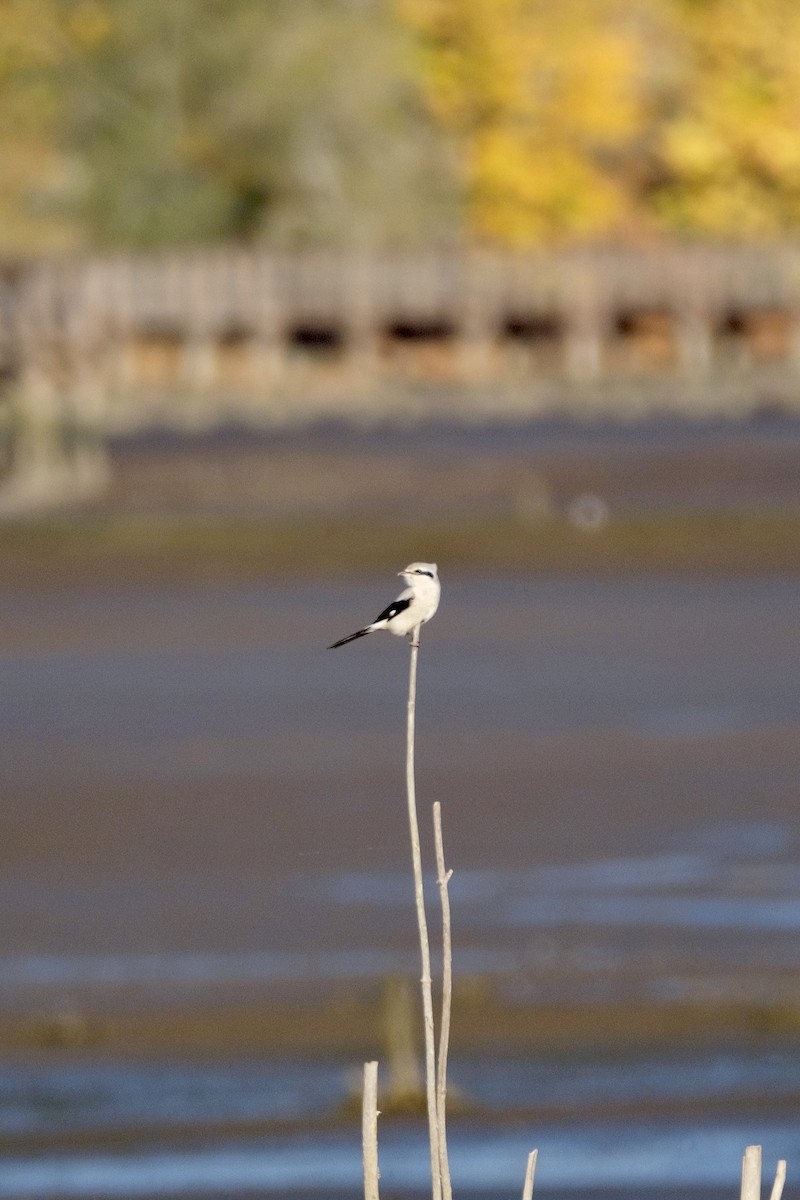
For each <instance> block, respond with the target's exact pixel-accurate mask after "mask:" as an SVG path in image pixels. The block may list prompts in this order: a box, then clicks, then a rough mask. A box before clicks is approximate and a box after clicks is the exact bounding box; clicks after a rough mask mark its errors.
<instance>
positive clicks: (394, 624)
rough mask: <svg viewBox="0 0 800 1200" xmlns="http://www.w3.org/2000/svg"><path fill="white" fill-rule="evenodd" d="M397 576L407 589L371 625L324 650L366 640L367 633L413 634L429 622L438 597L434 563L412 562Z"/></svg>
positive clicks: (437, 573)
mask: <svg viewBox="0 0 800 1200" xmlns="http://www.w3.org/2000/svg"><path fill="white" fill-rule="evenodd" d="M397 574H398V575H400V576H402V578H403V579H405V581H406V583H407V584H408V587H407V588H405V589H404V590H403V591H402V592H401V593H400V595H399V596H398V597H397V599H396V600H393V601H392V603H391V604H389V605H387V607H386V608H385V609H384V610H383V612H382V613H380V614H379V615H378V616H377V617H376V618H375V620H374V621H373V622H372V624H371V625H365V626H364V628H363V629H359V630H357V631H356V632H355V633H351V634H348V636H347V637H344V638H341V639H340V640H339V641H338V642H334V643H333V645H332V646H329V647H328V649H329V650H335V649H336V647H337V646H345V645H347V643H348V642H354V641H355V640H356V638H360V637H366V635H367V634H368V633H377V632H378V630H380V629H388V630H389V633H394V634H396V635H397V636H398V637H403V636H404V635H406V634H413V632H414V630H415V629H417V628H418V627H419V626H420V625H424V624H425V622H426V621H430V619H431V617H432V616H433V614H434V613H435V612H436V610H437V608H438V607H439V596H440V594H441V586H440V584H439V572H438V570H437V568H436V563H424V562H414V563H411V564H410V565H409V566H407V567H405V568H404V569H403V570H402V571H398V572H397Z"/></svg>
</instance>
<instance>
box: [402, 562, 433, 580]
mask: <svg viewBox="0 0 800 1200" xmlns="http://www.w3.org/2000/svg"><path fill="white" fill-rule="evenodd" d="M397 574H398V575H402V576H403V578H404V579H405V580H407V581H408V583H411V582H412V580H413V579H415V578H416V577H417V576H418V575H427V576H428V578H429V579H438V578H439V572H438V569H437V567H436V563H423V562H413V563H409V564H408V566H407V567H403V570H402V571H398V572H397Z"/></svg>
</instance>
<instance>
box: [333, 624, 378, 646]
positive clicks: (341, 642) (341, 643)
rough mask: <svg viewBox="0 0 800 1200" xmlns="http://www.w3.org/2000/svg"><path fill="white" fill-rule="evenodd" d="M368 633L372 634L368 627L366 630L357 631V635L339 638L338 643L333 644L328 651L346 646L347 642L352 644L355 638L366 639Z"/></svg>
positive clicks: (350, 634)
mask: <svg viewBox="0 0 800 1200" xmlns="http://www.w3.org/2000/svg"><path fill="white" fill-rule="evenodd" d="M368 633H372V629H371V628H370V626H367V628H366V629H359V631H358V633H349V634H348V635H347V637H346V638H341V639H340V640H339V641H338V642H334V643H333V645H332V646H328V649H329V650H335V649H336V647H337V646H346V645H347V643H348V642H354V641H355V640H356V638H360V637H366V635H367V634H368Z"/></svg>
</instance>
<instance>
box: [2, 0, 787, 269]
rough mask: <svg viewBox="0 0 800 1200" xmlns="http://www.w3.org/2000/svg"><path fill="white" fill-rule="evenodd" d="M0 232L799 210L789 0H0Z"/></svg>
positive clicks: (514, 236)
mask: <svg viewBox="0 0 800 1200" xmlns="http://www.w3.org/2000/svg"><path fill="white" fill-rule="evenodd" d="M0 164H1V165H0V172H2V182H1V184H0V249H2V250H3V251H4V252H6V253H9V252H14V251H19V252H30V251H35V250H49V249H59V248H62V247H67V248H69V247H76V246H77V247H80V246H111V247H114V246H132V247H140V246H141V247H148V246H157V245H171V244H176V243H180V242H184V243H186V242H195V243H196V242H207V241H214V240H220V239H226V238H239V239H266V240H270V241H273V242H277V243H282V244H297V243H303V244H309V243H312V244H313V243H316V244H320V243H321V244H341V243H345V244H349V243H354V244H357V245H359V246H363V245H365V244H366V245H373V244H376V243H379V244H382V245H387V244H389V245H408V244H410V243H415V242H416V243H421V242H429V241H431V240H441V239H448V238H449V239H452V238H453V237H454V236H455V237H458V238H460V239H467V240H481V241H484V242H491V243H496V244H507V245H516V246H536V245H541V244H547V243H553V242H564V241H574V240H576V239H581V240H586V239H592V240H598V239H605V240H608V239H615V240H637V239H643V238H653V237H658V236H661V235H664V234H675V233H677V234H680V235H683V236H703V237H709V236H710V237H718V238H727V239H730V238H742V237H745V238H764V237H779V236H786V235H791V234H794V233H796V232H797V231H798V229H800V5H798V4H797V0H559V3H558V4H554V3H552V0H337V2H336V3H330V2H329V0H270V3H264V2H263V0H168V2H165V0H0Z"/></svg>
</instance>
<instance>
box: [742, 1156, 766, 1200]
mask: <svg viewBox="0 0 800 1200" xmlns="http://www.w3.org/2000/svg"><path fill="white" fill-rule="evenodd" d="M741 1200H761V1147H760V1146H748V1147H747V1149H746V1150H745V1152H744V1157H743V1158H742V1191H741Z"/></svg>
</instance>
